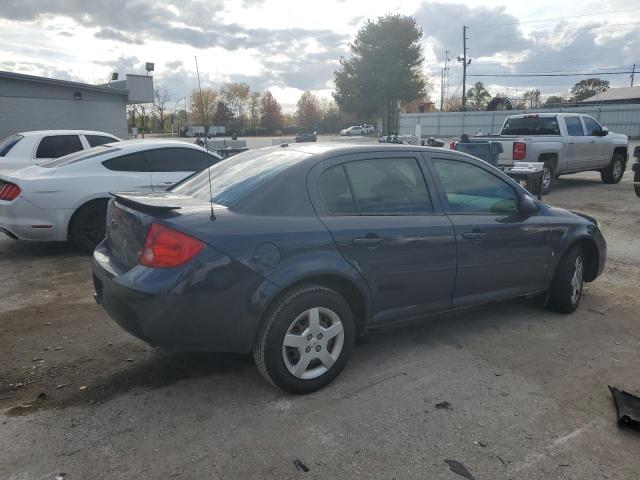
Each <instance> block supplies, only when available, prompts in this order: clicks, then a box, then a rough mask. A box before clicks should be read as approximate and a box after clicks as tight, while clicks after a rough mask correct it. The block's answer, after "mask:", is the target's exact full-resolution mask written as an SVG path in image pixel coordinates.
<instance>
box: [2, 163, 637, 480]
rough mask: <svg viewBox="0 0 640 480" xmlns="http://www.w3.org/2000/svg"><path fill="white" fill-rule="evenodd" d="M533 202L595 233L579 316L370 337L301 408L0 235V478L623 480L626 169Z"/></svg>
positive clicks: (63, 249) (515, 311) (628, 235)
mask: <svg viewBox="0 0 640 480" xmlns="http://www.w3.org/2000/svg"><path fill="white" fill-rule="evenodd" d="M545 201H547V202H548V203H551V204H554V205H557V206H561V207H566V208H570V209H574V210H579V211H583V212H585V213H588V214H590V215H594V216H596V217H598V218H599V219H600V220H601V222H603V223H604V224H605V235H606V237H607V240H608V243H609V259H608V263H607V267H606V269H605V273H604V274H603V275H602V276H601V277H600V278H599V279H598V280H597V281H596V282H594V283H592V284H589V285H588V286H587V289H586V294H585V297H584V298H583V301H582V303H581V305H580V308H579V309H578V311H576V312H575V313H574V314H572V315H568V316H567V315H560V314H554V313H550V312H547V311H545V310H543V309H542V308H541V306H540V302H539V301H536V300H529V301H524V300H518V301H510V302H505V303H501V304H495V305H490V306H487V307H484V308H481V309H477V310H473V311H470V312H465V313H463V314H456V315H448V316H443V317H439V318H435V319H432V320H430V321H428V322H425V323H421V324H416V325H413V326H408V327H404V328H401V329H395V330H386V331H377V332H374V333H371V334H369V335H367V336H365V337H363V338H362V339H361V340H360V341H359V344H358V346H357V348H356V350H355V353H354V355H353V357H352V359H351V362H350V363H349V365H348V366H347V368H346V369H345V371H344V372H343V373H342V375H341V376H340V377H339V378H338V379H337V380H336V381H335V382H334V383H333V384H332V385H330V386H329V387H327V388H326V389H324V390H322V391H320V392H316V393H314V394H311V395H308V396H304V397H295V396H291V395H287V394H284V393H282V392H280V391H278V390H275V389H274V388H272V387H271V386H270V385H269V384H268V383H267V382H265V381H264V380H263V379H262V378H261V377H260V375H259V373H258V372H257V370H256V368H255V367H254V366H253V362H252V359H251V357H249V356H244V355H227V354H207V353H162V352H158V351H155V350H154V349H152V348H150V347H148V346H147V345H145V344H143V343H142V342H139V341H137V340H135V339H134V338H132V337H131V336H129V335H127V334H126V333H125V332H123V331H122V330H120V329H119V327H117V326H116V325H115V324H114V323H113V322H112V321H111V320H110V319H109V318H108V316H107V315H106V314H105V313H104V312H103V311H102V309H101V308H100V307H99V306H98V305H96V304H95V303H94V302H93V299H92V297H91V295H92V293H93V289H92V284H91V277H90V265H89V258H88V257H86V256H83V255H80V254H78V253H76V252H75V251H74V250H73V249H72V248H71V247H69V246H67V245H65V244H27V243H19V242H14V241H12V240H9V239H4V238H3V239H0V347H1V349H2V359H3V361H2V362H1V363H0V478H2V479H11V480H23V479H24V480H26V479H55V478H56V476H58V475H59V474H62V473H64V474H66V476H64V478H65V480H73V479H87V478H100V479H101V478H108V479H114V478H136V479H147V478H148V479H160V478H186V479H192V478H194V479H195V478H198V479H199V478H211V479H229V478H242V479H251V478H274V479H275V478H278V479H279V478H318V479H325V478H380V479H392V478H395V479H409V478H420V479H424V478H429V479H460V478H462V477H461V476H459V475H457V474H456V473H454V472H453V471H452V470H451V469H453V470H455V469H456V467H455V466H452V467H450V465H449V464H448V463H446V462H445V461H447V460H455V461H456V462H459V463H460V464H463V465H464V466H465V467H466V469H467V470H468V471H469V472H470V473H471V474H472V475H473V477H474V478H475V479H476V480H482V479H491V480H494V479H532V480H533V479H536V480H538V479H554V480H556V479H581V480H582V479H598V478H609V479H634V480H637V479H638V478H640V456H639V455H638V452H639V451H640V432H639V431H633V430H626V429H620V428H618V427H617V426H616V424H615V410H614V406H613V402H612V400H611V397H610V394H609V392H608V389H607V385H609V384H611V385H618V386H621V387H623V388H625V389H627V390H629V391H632V392H635V393H640V370H639V369H638V365H640V325H639V324H638V311H640V295H639V294H640V236H639V235H638V232H639V231H640V215H639V214H640V199H638V198H637V197H636V196H635V195H634V193H633V185H632V182H631V172H627V174H626V175H625V178H624V180H623V182H622V183H621V184H619V185H604V184H602V183H601V182H600V179H599V175H598V174H594V173H583V174H578V175H573V176H568V177H563V178H562V179H561V180H560V182H559V184H558V185H557V186H556V188H555V189H554V191H553V192H552V193H551V194H550V195H549V196H547V197H545ZM297 460H299V461H300V462H301V464H298V466H296V464H295V463H294V462H295V461H297ZM450 463H452V462H450ZM302 464H303V465H304V466H305V467H306V468H307V469H308V471H307V472H303V470H304V469H305V468H303V467H302ZM452 465H455V464H452Z"/></svg>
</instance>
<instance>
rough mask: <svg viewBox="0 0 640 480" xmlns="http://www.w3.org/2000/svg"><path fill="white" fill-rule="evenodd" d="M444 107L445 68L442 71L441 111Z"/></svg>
mask: <svg viewBox="0 0 640 480" xmlns="http://www.w3.org/2000/svg"><path fill="white" fill-rule="evenodd" d="M443 107H444V68H441V69H440V111H441V112H442V110H443Z"/></svg>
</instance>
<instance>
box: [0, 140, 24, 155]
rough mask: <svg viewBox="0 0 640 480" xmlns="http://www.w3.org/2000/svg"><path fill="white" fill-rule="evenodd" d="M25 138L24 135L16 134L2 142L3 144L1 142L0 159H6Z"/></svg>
mask: <svg viewBox="0 0 640 480" xmlns="http://www.w3.org/2000/svg"><path fill="white" fill-rule="evenodd" d="M23 138H24V137H23V136H22V135H18V134H15V135H11V136H10V137H7V138H5V139H4V140H2V142H0V157H4V156H5V155H7V153H9V151H10V150H11V149H12V148H13V147H14V146H15V145H16V143H18V142H19V141H20V140H22V139H23Z"/></svg>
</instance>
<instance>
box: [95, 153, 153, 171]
mask: <svg viewBox="0 0 640 480" xmlns="http://www.w3.org/2000/svg"><path fill="white" fill-rule="evenodd" d="M102 165H104V166H105V168H108V169H109V170H114V171H116V172H148V171H150V170H149V164H148V163H147V160H146V158H145V155H144V153H143V152H137V153H130V154H129V155H122V156H121V157H116V158H112V159H110V160H105V161H104V162H102Z"/></svg>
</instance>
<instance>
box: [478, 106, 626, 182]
mask: <svg viewBox="0 0 640 480" xmlns="http://www.w3.org/2000/svg"><path fill="white" fill-rule="evenodd" d="M473 138H474V139H477V138H481V139H485V140H491V141H497V142H500V143H501V144H502V150H503V152H502V153H501V154H500V157H499V158H498V164H499V165H501V166H502V165H504V166H508V165H512V164H513V163H514V162H542V163H544V172H543V177H542V193H548V192H549V190H551V187H552V186H553V183H554V181H555V180H556V178H558V177H559V176H560V175H564V174H567V173H577V172H584V171H590V170H595V171H598V172H600V176H601V177H602V181H603V182H605V183H618V182H619V181H620V180H621V179H622V175H623V174H624V171H625V169H626V167H627V159H628V148H629V139H628V138H627V136H626V135H621V134H617V133H610V132H609V130H608V129H607V128H606V127H602V126H601V125H600V124H599V123H598V122H596V121H595V120H594V119H593V118H591V117H590V116H588V115H583V114H579V113H535V114H524V115H511V116H509V117H508V118H507V119H506V120H505V122H504V124H503V125H502V130H501V132H500V134H499V135H488V136H483V137H473Z"/></svg>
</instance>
